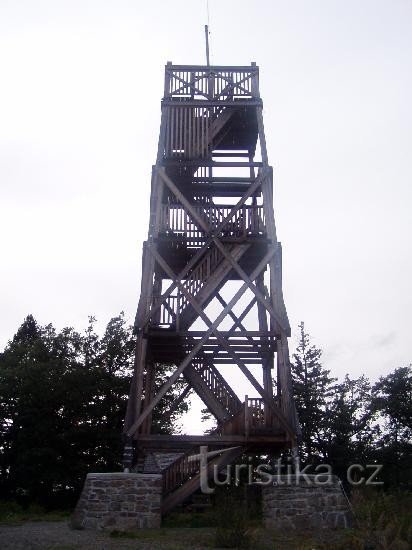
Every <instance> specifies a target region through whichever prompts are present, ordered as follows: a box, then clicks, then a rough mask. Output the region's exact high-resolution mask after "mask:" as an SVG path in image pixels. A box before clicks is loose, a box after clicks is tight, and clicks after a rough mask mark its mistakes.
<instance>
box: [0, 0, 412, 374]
mask: <svg viewBox="0 0 412 550" xmlns="http://www.w3.org/2000/svg"><path fill="white" fill-rule="evenodd" d="M205 4H206V2H205V0H202V1H201V0H191V1H188V0H187V1H182V0H176V1H175V2H166V1H160V0H155V1H153V2H144V3H143V2H138V1H137V0H136V1H133V2H132V1H130V2H125V1H114V0H113V1H106V2H101V1H99V2H98V1H97V0H96V1H84V0H82V1H72V0H71V1H55V0H53V1H50V2H46V1H41V0H38V1H36V2H29V1H28V2H23V1H19V0H14V1H6V0H1V1H0V78H1V86H0V186H1V187H0V190H1V206H0V208H1V216H0V237H1V256H0V258H1V271H0V278H1V317H0V348H2V347H3V346H4V345H5V344H6V342H7V340H8V339H9V338H10V337H12V335H13V333H14V332H15V330H16V329H17V327H18V326H19V324H20V323H21V322H22V320H23V318H24V317H25V315H26V314H27V313H33V314H34V316H35V317H36V318H37V320H38V321H39V322H40V323H42V324H44V323H47V322H53V323H54V324H55V325H56V326H57V327H58V328H61V327H62V326H65V325H73V326H75V327H76V328H77V329H79V330H80V329H82V328H83V327H84V326H85V325H86V323H87V316H88V315H89V314H94V315H96V316H97V318H98V320H99V322H100V323H101V324H100V326H101V327H102V326H104V325H105V323H106V322H107V321H108V320H109V318H110V317H111V316H113V315H116V314H117V313H118V312H119V311H120V310H122V309H123V310H125V312H126V314H127V317H128V319H130V321H131V320H132V319H133V317H134V313H135V309H136V306H137V300H138V291H139V277H140V254H141V244H142V241H143V239H144V238H145V236H146V232H147V222H148V204H149V186H150V171H151V165H152V163H153V162H154V160H155V151H156V147H157V137H158V127H159V121H160V99H161V95H162V89H163V66H164V64H165V63H166V61H167V60H172V61H173V62H175V63H182V64H185V63H188V64H190V63H203V62H204V42H203V40H204V34H203V24H204V23H205V22H206V9H205ZM209 5H210V25H211V32H212V34H211V53H212V62H215V63H218V64H231V65H234V64H249V63H250V61H256V62H257V63H258V65H259V66H260V69H261V93H262V96H263V100H264V107H265V108H264V120H265V128H266V134H267V142H268V150H269V156H270V161H271V164H272V165H273V166H274V170H275V216H276V221H277V227H278V235H279V238H280V240H281V241H282V243H283V253H284V293H285V300H286V306H287V309H288V313H289V317H290V321H291V324H292V326H293V329H294V335H293V338H292V347H294V342H295V338H296V332H297V331H296V329H297V324H298V323H299V321H300V320H304V321H305V323H306V327H307V329H308V331H309V332H310V333H311V335H312V336H313V340H314V342H315V343H316V344H318V345H319V346H321V347H322V348H323V349H324V363H325V365H327V366H328V367H329V368H331V370H332V372H333V373H334V374H336V375H338V376H343V375H344V374H345V373H346V372H349V373H350V374H351V375H353V376H357V375H360V374H361V373H365V374H366V375H367V376H369V377H371V378H372V379H376V377H377V376H379V375H381V374H384V373H386V372H388V371H389V370H392V369H394V368H395V367H398V366H401V365H405V364H407V363H409V362H410V360H411V353H410V350H409V344H410V341H411V337H410V332H411V328H412V327H411V312H412V307H411V306H412V304H411V292H410V284H411V283H410V281H411V279H412V277H411V271H412V260H411V254H410V251H411V248H412V247H411V240H412V238H411V194H412V192H411V180H412V161H411V128H412V125H411V122H412V121H411V118H412V117H411V97H412V76H411V75H412V71H411V59H412V2H411V1H410V0H404V1H401V0H391V1H389V0H387V1H378V0H375V1H367V0H362V1H359V0H356V1H355V0H354V1H350V0H349V1H348V0H341V1H339V2H338V1H332V0H327V1H326V0H324V1H310V2H309V1H300V2H298V1H284V2H277V1H273V0H272V1H257V2H254V3H251V2H246V1H243V0H241V1H232V0H223V1H219V2H218V1H217V0H209Z"/></svg>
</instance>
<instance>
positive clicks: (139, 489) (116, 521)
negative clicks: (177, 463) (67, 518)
mask: <svg viewBox="0 0 412 550" xmlns="http://www.w3.org/2000/svg"><path fill="white" fill-rule="evenodd" d="M161 498H162V476H161V475H156V474H135V473H132V474H131V473H108V474H106V473H104V474H88V475H87V477H86V481H85V484H84V487H83V491H82V494H81V496H80V499H79V502H78V503H77V506H76V508H75V511H74V513H73V517H72V524H73V526H74V527H76V528H84V529H104V528H110V529H120V530H127V529H141V528H145V527H151V528H156V527H160V522H161V511H160V506H161Z"/></svg>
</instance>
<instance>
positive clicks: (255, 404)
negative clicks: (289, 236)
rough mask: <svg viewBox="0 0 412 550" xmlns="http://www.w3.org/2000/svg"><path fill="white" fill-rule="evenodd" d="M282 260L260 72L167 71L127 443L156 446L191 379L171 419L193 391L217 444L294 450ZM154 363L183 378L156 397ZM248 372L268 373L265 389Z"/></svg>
mask: <svg viewBox="0 0 412 550" xmlns="http://www.w3.org/2000/svg"><path fill="white" fill-rule="evenodd" d="M257 159H258V160H257ZM281 256H282V251H281V245H280V243H279V242H278V240H277V236H276V227H275V220H274V212H273V174H272V169H271V167H270V166H269V165H268V159H267V152H266V142H265V135H264V129H263V119H262V102H261V99H260V97H259V88H258V68H257V67H256V65H254V64H252V65H251V66H250V67H197V66H196V67H188V66H173V65H171V64H168V65H167V66H166V78H165V93H164V99H163V101H162V122H161V128H160V137H159V148H158V155H157V162H156V165H155V166H154V167H153V173H152V183H151V200H150V226H149V234H148V239H147V241H146V242H145V243H144V245H143V256H142V266H143V267H142V281H141V295H140V301H139V306H138V310H137V315H136V333H137V345H136V360H135V371H134V376H133V380H132V385H131V391H130V398H129V403H128V409H127V415H126V421H125V434H126V436H127V438H129V440H130V439H134V440H137V441H139V439H140V440H142V441H143V440H144V441H148V439H150V433H151V417H152V412H153V409H154V407H156V405H158V403H159V401H160V400H161V399H162V397H163V396H164V395H165V394H166V392H167V391H168V390H169V389H170V388H171V387H172V386H173V384H175V383H176V382H177V381H178V380H181V379H184V380H185V383H186V387H185V389H184V390H183V391H182V394H181V396H180V397H179V398H178V399H177V400H176V401H175V403H174V404H173V405H172V409H173V408H174V407H177V406H178V405H179V403H180V402H181V401H182V399H184V397H185V396H186V395H187V394H188V392H189V390H190V389H194V390H195V391H196V392H197V393H198V395H199V396H200V397H201V399H202V400H203V401H204V403H205V405H206V406H207V408H208V409H209V410H210V411H211V412H212V414H213V415H214V416H215V417H216V419H217V423H218V429H217V431H216V435H219V436H222V434H232V435H236V436H240V437H244V438H247V439H248V441H251V438H252V439H253V437H256V438H258V437H261V436H262V434H264V435H265V437H266V438H267V442H268V445H270V443H274V442H276V445H278V446H279V445H283V446H294V445H295V441H296V433H297V420H296V413H295V407H294V404H293V400H292V396H291V377H290V365H289V351H288V341H287V338H288V336H290V327H289V322H288V318H287V314H286V309H285V306H284V301H283V295H282V260H281ZM156 363H167V364H171V365H173V366H174V367H173V368H174V370H173V373H172V374H171V376H170V378H169V379H168V381H167V382H166V383H165V384H164V385H163V386H162V387H161V388H160V389H159V390H157V391H156V392H155V390H154V369H155V366H156ZM222 365H228V367H227V368H232V369H233V368H236V367H237V368H238V369H239V370H240V371H241V373H242V374H243V375H244V376H245V378H246V379H247V380H248V381H249V383H250V384H251V385H252V386H253V388H254V390H255V391H256V392H257V394H258V396H259V397H255V398H251V399H249V398H248V397H246V398H245V402H244V403H242V401H241V400H240V399H239V397H238V396H237V395H236V393H235V392H234V390H233V389H232V388H231V386H230V384H228V383H227V381H226V379H225V378H224V376H223V375H222V373H221V370H219V369H220V366H222ZM229 365H230V366H229ZM251 365H258V366H259V367H260V368H261V369H262V381H263V383H262V384H261V383H260V382H259V381H258V380H257V378H256V377H255V376H254V375H253V374H252V371H251V369H250V366H251ZM217 367H219V369H218V368H217ZM225 368H226V367H225ZM273 378H276V386H275V389H274V386H273ZM172 409H171V410H170V411H169V412H172ZM271 437H272V439H271ZM170 440H172V437H171V439H170Z"/></svg>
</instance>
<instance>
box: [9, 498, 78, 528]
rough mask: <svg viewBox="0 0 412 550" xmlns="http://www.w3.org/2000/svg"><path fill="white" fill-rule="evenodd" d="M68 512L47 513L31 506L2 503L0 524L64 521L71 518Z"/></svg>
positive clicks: (10, 502) (38, 507)
mask: <svg viewBox="0 0 412 550" xmlns="http://www.w3.org/2000/svg"><path fill="white" fill-rule="evenodd" d="M70 514H71V512H70V511H68V510H53V511H46V510H45V509H44V508H42V507H41V506H38V505H36V504H31V505H29V506H27V507H23V506H21V505H20V504H18V503H16V502H14V501H0V523H6V524H19V523H24V522H26V521H64V520H67V519H68V518H69V517H70Z"/></svg>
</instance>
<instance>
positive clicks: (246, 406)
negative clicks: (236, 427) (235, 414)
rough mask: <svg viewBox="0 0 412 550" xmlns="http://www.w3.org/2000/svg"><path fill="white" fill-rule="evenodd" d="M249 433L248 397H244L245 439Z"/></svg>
mask: <svg viewBox="0 0 412 550" xmlns="http://www.w3.org/2000/svg"><path fill="white" fill-rule="evenodd" d="M249 432H250V409H249V397H248V396H247V395H245V437H246V438H248V437H249Z"/></svg>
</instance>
